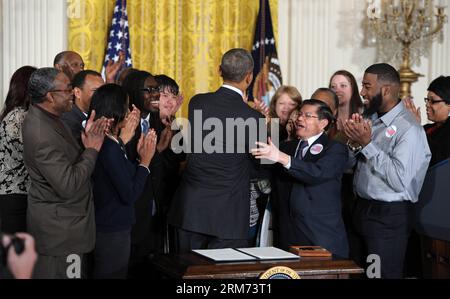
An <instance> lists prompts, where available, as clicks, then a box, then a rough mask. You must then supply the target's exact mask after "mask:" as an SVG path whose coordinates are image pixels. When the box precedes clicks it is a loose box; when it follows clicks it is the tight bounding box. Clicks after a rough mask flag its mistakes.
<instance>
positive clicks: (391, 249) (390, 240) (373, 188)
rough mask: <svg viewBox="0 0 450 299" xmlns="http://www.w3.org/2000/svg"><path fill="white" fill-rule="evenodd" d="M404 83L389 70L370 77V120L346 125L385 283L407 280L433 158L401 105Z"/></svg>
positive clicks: (360, 226)
mask: <svg viewBox="0 0 450 299" xmlns="http://www.w3.org/2000/svg"><path fill="white" fill-rule="evenodd" d="M399 89H400V77H399V74H398V72H397V71H396V70H395V69H394V68H393V67H392V66H390V65H389V64H385V63H379V64H374V65H372V66H370V67H368V68H367V69H366V71H365V73H364V77H363V82H362V89H361V96H362V97H363V98H364V100H365V103H364V105H365V112H364V114H365V116H367V118H366V119H363V117H362V116H361V115H358V114H354V115H353V116H352V118H351V119H349V120H347V121H346V123H345V124H344V131H345V133H346V135H347V136H348V137H349V139H350V141H349V143H348V145H349V148H350V149H351V150H352V152H353V155H354V161H355V163H357V166H356V171H355V175H354V181H353V184H354V190H355V192H356V196H357V198H358V200H357V203H356V208H355V212H354V220H355V226H356V229H357V231H358V232H359V233H360V234H361V236H362V238H363V240H364V243H365V245H366V249H367V254H377V255H378V256H379V257H380V260H381V277H382V278H401V277H402V276H403V262H404V258H405V251H406V246H407V243H408V237H409V234H410V232H411V228H412V224H413V220H414V219H413V210H412V208H413V205H412V203H415V202H417V200H418V196H419V192H420V189H421V188H422V184H423V181H424V177H425V174H426V171H427V167H428V163H429V162H430V158H431V153H430V149H429V147H428V143H427V138H426V135H425V132H424V130H423V128H422V127H421V126H420V124H419V123H417V121H415V119H414V116H413V115H412V114H411V113H410V112H409V111H408V110H407V109H406V107H405V106H404V104H403V102H402V101H400V99H399Z"/></svg>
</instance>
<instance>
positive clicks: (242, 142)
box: [168, 49, 264, 252]
mask: <svg viewBox="0 0 450 299" xmlns="http://www.w3.org/2000/svg"><path fill="white" fill-rule="evenodd" d="M219 71H220V74H221V76H222V78H223V81H224V83H223V85H222V86H221V87H220V88H219V89H218V90H217V91H215V92H211V93H205V94H198V95H195V96H194V97H193V98H192V99H191V101H190V102H189V123H190V125H191V129H192V130H191V132H194V133H193V134H190V138H187V143H188V144H189V145H191V146H192V147H193V148H191V150H193V151H194V152H192V153H188V155H187V167H186V170H185V172H184V174H183V178H182V180H181V183H180V186H179V187H178V189H177V191H176V193H175V195H174V198H173V201H172V205H171V209H170V211H169V216H168V218H169V223H170V224H172V225H173V226H175V227H176V228H177V238H178V251H179V252H188V251H189V250H191V249H206V248H208V249H209V248H226V247H248V241H247V238H248V231H249V218H250V202H249V200H250V170H251V168H252V163H251V162H252V161H251V159H252V157H251V155H250V153H249V151H248V148H249V147H250V146H252V145H254V142H255V141H256V140H253V142H250V139H251V138H250V135H251V134H250V133H251V132H252V133H255V132H256V131H257V128H256V127H255V130H251V128H250V126H249V127H247V128H238V130H237V132H242V131H244V130H246V131H247V133H249V134H247V135H246V137H244V138H242V139H239V138H235V136H233V137H232V138H228V137H229V136H230V135H231V133H234V132H235V130H236V127H232V128H225V127H226V123H227V121H230V122H235V123H237V122H238V121H239V120H242V121H243V123H244V122H245V123H252V122H253V123H254V124H257V123H258V119H259V118H263V116H262V114H260V113H259V112H257V111H256V110H253V109H251V108H250V107H249V106H248V105H247V104H246V103H245V102H244V95H245V91H246V90H247V88H248V86H249V85H250V83H251V82H252V79H253V59H252V56H251V55H250V53H248V52H247V51H246V50H244V49H231V50H229V51H227V52H226V53H225V54H224V55H223V57H222V62H221V65H220V69H219ZM212 122H214V125H212V126H211V123H212ZM262 122H263V123H264V120H262ZM213 127H214V130H213ZM208 128H209V129H208ZM197 133H199V134H197ZM214 133H217V134H216V135H215V137H214V138H210V137H211V135H214ZM219 136H220V137H219ZM225 137H226V138H225ZM208 140H209V141H210V146H211V147H212V148H208V146H205V143H208Z"/></svg>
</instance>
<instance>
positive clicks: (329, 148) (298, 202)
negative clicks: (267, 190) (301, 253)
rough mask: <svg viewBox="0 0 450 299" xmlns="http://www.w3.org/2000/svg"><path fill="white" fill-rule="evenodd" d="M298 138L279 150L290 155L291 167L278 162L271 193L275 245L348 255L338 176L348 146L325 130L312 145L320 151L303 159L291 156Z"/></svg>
mask: <svg viewBox="0 0 450 299" xmlns="http://www.w3.org/2000/svg"><path fill="white" fill-rule="evenodd" d="M298 142H299V141H298V140H293V141H288V142H286V143H283V144H282V145H281V147H280V149H281V150H282V151H283V152H285V153H287V154H289V155H291V167H290V169H289V170H286V169H285V168H284V167H283V166H280V165H277V167H276V168H277V169H276V173H277V174H276V175H275V186H274V189H273V196H274V202H275V206H276V207H275V208H274V212H275V220H276V230H275V231H276V234H277V237H278V239H276V240H277V241H278V243H277V245H279V246H280V247H281V248H283V249H288V247H289V246H290V245H319V246H322V247H324V248H326V249H328V250H329V251H331V252H332V253H333V254H336V255H338V256H341V257H347V256H348V243H347V235H346V232H345V228H344V223H343V220H342V211H341V178H342V173H343V172H344V169H345V165H346V162H347V159H348V157H347V148H346V147H345V146H344V145H343V144H341V143H338V142H336V141H333V140H330V139H329V138H328V136H327V135H326V134H325V133H324V134H322V136H320V137H319V138H318V139H317V140H316V141H315V142H314V144H312V145H311V147H312V146H314V145H315V144H321V145H322V146H323V150H322V151H321V152H320V153H319V154H316V155H314V154H312V153H311V147H310V148H309V149H308V151H307V153H306V155H305V157H304V158H303V160H301V159H299V158H294V153H295V149H296V147H297V144H298Z"/></svg>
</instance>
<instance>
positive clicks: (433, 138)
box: [424, 117, 450, 166]
mask: <svg viewBox="0 0 450 299" xmlns="http://www.w3.org/2000/svg"><path fill="white" fill-rule="evenodd" d="M436 127H437V124H429V125H425V126H424V128H425V131H426V132H427V140H428V145H429V146H430V150H431V161H430V166H433V165H434V164H436V163H438V162H440V161H443V160H446V159H447V158H449V157H450V117H449V118H447V120H446V121H445V123H444V124H443V125H442V126H439V127H437V128H436Z"/></svg>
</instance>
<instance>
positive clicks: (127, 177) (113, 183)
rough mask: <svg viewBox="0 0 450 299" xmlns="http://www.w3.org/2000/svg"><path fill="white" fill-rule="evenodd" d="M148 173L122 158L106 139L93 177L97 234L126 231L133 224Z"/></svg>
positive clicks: (115, 146) (119, 149)
mask: <svg viewBox="0 0 450 299" xmlns="http://www.w3.org/2000/svg"><path fill="white" fill-rule="evenodd" d="M148 174H149V172H148V170H147V169H145V168H144V167H142V166H137V165H136V164H135V163H132V162H130V161H129V160H128V159H127V158H126V157H125V152H124V151H123V150H122V149H121V146H120V145H119V144H118V143H116V142H115V141H114V140H112V139H110V138H108V137H106V138H105V141H104V143H103V145H102V148H101V150H100V153H99V155H98V160H97V163H96V165H95V170H94V174H93V176H92V177H93V181H94V201H95V222H96V226H97V231H101V232H117V231H124V230H129V229H130V228H131V226H132V225H133V224H134V222H135V217H134V202H135V201H136V200H137V199H138V198H139V197H140V196H141V193H142V191H143V189H144V186H145V183H146V181H147V176H148Z"/></svg>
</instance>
